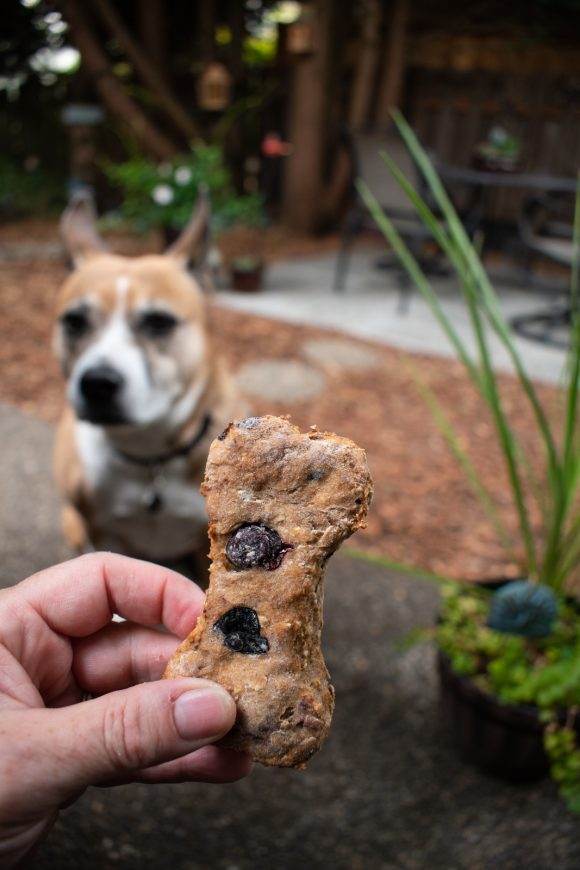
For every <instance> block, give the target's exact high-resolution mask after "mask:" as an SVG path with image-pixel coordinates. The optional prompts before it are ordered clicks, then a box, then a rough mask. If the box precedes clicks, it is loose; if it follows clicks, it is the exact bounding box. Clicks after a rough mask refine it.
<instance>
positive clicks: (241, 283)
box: [232, 264, 264, 293]
mask: <svg viewBox="0 0 580 870" xmlns="http://www.w3.org/2000/svg"><path fill="white" fill-rule="evenodd" d="M263 277H264V266H263V265H262V264H260V265H259V266H256V268H255V269H236V267H235V266H232V287H233V289H234V290H240V291H241V292H243V293H255V292H256V291H257V290H261V289H262V280H263Z"/></svg>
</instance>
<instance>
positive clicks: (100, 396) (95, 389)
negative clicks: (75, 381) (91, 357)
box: [79, 365, 123, 403]
mask: <svg viewBox="0 0 580 870" xmlns="http://www.w3.org/2000/svg"><path fill="white" fill-rule="evenodd" d="M122 386H123V377H122V375H120V374H119V372H118V371H116V370H115V369H114V368H112V366H108V365H100V366H94V367H93V368H90V369H87V371H86V372H85V373H84V375H83V376H82V378H81V381H80V384H79V387H80V391H81V394H82V396H83V398H85V399H86V400H87V402H103V403H104V402H110V401H112V399H114V398H115V397H116V396H117V394H118V393H119V391H120V390H121V387H122Z"/></svg>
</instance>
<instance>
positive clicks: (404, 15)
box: [376, 0, 409, 130]
mask: <svg viewBox="0 0 580 870" xmlns="http://www.w3.org/2000/svg"><path fill="white" fill-rule="evenodd" d="M408 19H409V0H395V4H394V8H393V15H392V18H391V24H390V27H389V32H388V35H387V48H386V52H385V55H386V57H385V68H384V71H383V80H382V83H381V89H380V93H379V99H378V109H377V117H376V123H377V127H378V128H379V129H381V130H386V129H387V128H388V127H389V126H390V123H391V110H392V109H393V108H396V107H398V106H399V105H400V102H401V96H402V92H403V76H404V73H405V38H406V33H407V21H408Z"/></svg>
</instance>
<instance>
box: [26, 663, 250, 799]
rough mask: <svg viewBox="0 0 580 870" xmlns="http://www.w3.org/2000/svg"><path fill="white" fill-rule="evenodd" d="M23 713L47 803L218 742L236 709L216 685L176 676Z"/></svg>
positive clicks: (31, 753)
mask: <svg viewBox="0 0 580 870" xmlns="http://www.w3.org/2000/svg"><path fill="white" fill-rule="evenodd" d="M20 715H23V714H22V713H21V714H20ZM26 715H27V716H28V717H32V716H34V718H35V719H36V720H37V721H36V722H35V723H34V724H33V722H32V721H30V719H29V720H28V722H27V725H28V728H27V732H28V748H29V753H30V754H29V757H31V758H36V783H37V787H38V783H39V780H40V782H41V783H43V784H44V783H46V787H47V790H48V791H50V792H52V794H51V795H49V794H45V795H44V797H45V798H48V802H50V801H51V798H52V799H53V800H54V799H62V798H66V797H67V796H68V795H69V794H70V793H71V792H73V791H75V790H78V789H83V788H85V787H86V786H88V785H91V784H94V783H98V782H100V781H102V780H114V779H115V778H124V779H126V777H127V773H128V772H129V773H130V772H131V771H136V770H139V769H141V768H146V767H151V766H152V765H155V764H160V763H162V762H164V761H170V760H171V759H174V758H179V757H181V756H182V755H186V754H187V753H189V752H193V751H195V750H196V749H198V748H199V747H201V746H204V745H205V744H207V743H212V742H214V741H215V740H218V739H219V738H220V737H222V736H223V735H224V734H226V733H227V732H228V731H229V730H230V728H231V727H232V725H233V724H234V721H235V717H236V708H235V704H234V701H233V699H232V698H231V697H230V695H228V693H227V692H226V691H225V689H223V688H221V687H220V686H218V685H216V684H215V683H211V682H209V681H207V680H198V679H180V680H159V681H158V682H152V683H142V684H140V685H138V686H133V687H132V688H130V689H125V690H124V691H119V692H111V693H110V694H108V695H103V696H102V697H101V698H96V699H94V700H91V701H85V702H83V703H80V704H75V705H73V706H70V707H61V708H59V709H55V710H37V711H29V712H28V713H27V714H26ZM35 750H36V751H35ZM39 767H40V770H39ZM55 792H56V794H55Z"/></svg>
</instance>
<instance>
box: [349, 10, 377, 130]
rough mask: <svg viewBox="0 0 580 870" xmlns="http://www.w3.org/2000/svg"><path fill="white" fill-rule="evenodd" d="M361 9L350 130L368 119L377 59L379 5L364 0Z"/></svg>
mask: <svg viewBox="0 0 580 870" xmlns="http://www.w3.org/2000/svg"><path fill="white" fill-rule="evenodd" d="M361 11H362V15H363V24H362V33H361V40H360V54H359V57H358V62H357V66H356V72H355V78H354V83H353V86H352V95H351V103H350V113H349V119H348V120H349V126H350V128H351V130H355V131H356V130H361V129H363V127H364V126H365V124H366V122H367V120H368V115H369V106H370V100H371V97H372V93H373V88H374V83H375V75H376V72H377V66H378V61H379V42H380V26H381V6H380V3H379V0H365V2H363V4H362V10H361Z"/></svg>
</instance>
